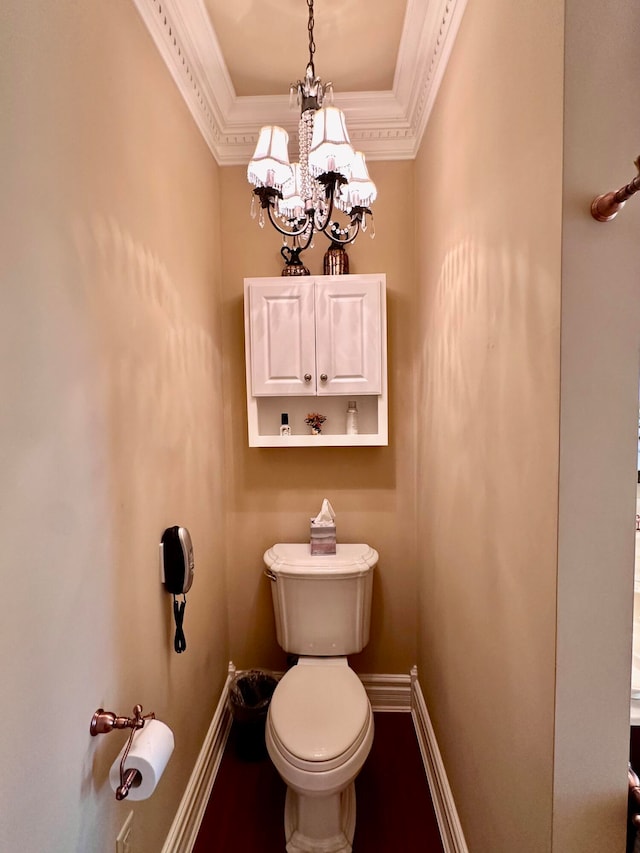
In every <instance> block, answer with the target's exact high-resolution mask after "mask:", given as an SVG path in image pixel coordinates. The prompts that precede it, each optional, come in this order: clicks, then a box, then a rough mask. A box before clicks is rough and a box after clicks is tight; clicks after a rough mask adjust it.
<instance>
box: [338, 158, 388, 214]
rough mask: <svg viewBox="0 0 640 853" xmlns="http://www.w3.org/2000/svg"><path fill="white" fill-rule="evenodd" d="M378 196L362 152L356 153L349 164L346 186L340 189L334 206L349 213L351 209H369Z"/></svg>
mask: <svg viewBox="0 0 640 853" xmlns="http://www.w3.org/2000/svg"><path fill="white" fill-rule="evenodd" d="M377 196H378V191H377V189H376V185H375V184H374V183H373V181H372V180H371V178H370V177H369V172H368V171H367V166H366V163H365V157H364V154H363V153H362V151H356V152H355V154H354V158H353V161H352V163H351V173H350V175H349V180H348V181H347V183H346V185H345V186H343V187H342V188H341V191H340V195H339V196H338V198H337V199H336V204H337V206H338V207H339V208H340V210H345V211H347V212H349V211H350V210H351V209H352V208H353V207H357V206H358V205H363V206H364V207H369V206H370V205H372V204H373V202H374V201H375V200H376V198H377Z"/></svg>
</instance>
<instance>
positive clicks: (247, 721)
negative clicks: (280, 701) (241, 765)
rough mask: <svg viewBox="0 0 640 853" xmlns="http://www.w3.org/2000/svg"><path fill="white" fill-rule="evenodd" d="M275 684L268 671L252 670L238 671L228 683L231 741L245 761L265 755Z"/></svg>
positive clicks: (258, 758) (256, 759)
mask: <svg viewBox="0 0 640 853" xmlns="http://www.w3.org/2000/svg"><path fill="white" fill-rule="evenodd" d="M277 684H278V682H277V681H276V679H275V678H273V677H272V676H271V675H269V674H268V673H266V672H262V671H261V670H258V669H251V670H248V671H247V672H241V673H238V675H236V676H235V678H234V679H233V681H232V682H231V685H230V686H229V705H230V706H231V714H232V716H233V730H232V734H233V740H234V743H235V749H236V754H237V755H238V757H239V758H241V759H243V760H244V761H259V760H260V759H262V758H265V757H266V755H267V749H266V746H265V741H264V728H265V723H266V720H267V712H268V710H269V702H271V697H272V696H273V691H274V690H275V689H276V685H277Z"/></svg>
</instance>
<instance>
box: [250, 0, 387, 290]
mask: <svg viewBox="0 0 640 853" xmlns="http://www.w3.org/2000/svg"><path fill="white" fill-rule="evenodd" d="M307 6H308V9H309V20H308V25H307V30H308V33H309V62H308V64H307V68H306V71H305V75H304V79H303V80H298V81H297V83H295V84H291V86H290V96H291V98H292V97H293V95H294V94H295V95H296V96H297V104H298V106H299V107H300V120H299V123H298V148H299V152H298V156H299V162H293V163H290V162H289V151H288V143H289V134H288V133H287V131H286V130H285V129H284V128H282V127H277V126H274V125H270V126H267V127H263V128H262V129H261V130H260V135H259V137H258V142H257V145H256V149H255V152H254V154H253V158H252V160H251V162H250V163H249V166H248V168H247V179H248V181H249V183H250V184H253V186H254V190H253V195H252V197H251V215H252V216H253V217H254V218H255V216H256V214H257V210H256V198H258V199H259V201H260V211H259V217H258V224H259V225H260V227H261V228H264V223H265V216H264V212H265V210H266V212H267V216H268V218H269V221H270V222H271V224H272V225H273V227H274V228H275V229H276V231H278V232H279V233H280V234H282V235H283V237H284V246H283V250H284V249H288V250H289V252H291V253H292V254H293V253H295V258H296V260H295V261H293V260H288V259H287V257H286V255H285V253H284V251H283V257H285V260H286V261H287V266H286V267H285V270H284V271H283V273H282V274H283V275H308V273H307V272H301V271H300V270H299V269H298V265H300V266H302V267H303V269H305V268H304V265H303V264H302V261H300V252H304V251H305V250H306V249H308V248H309V246H311V245H312V241H313V236H314V234H315V233H316V232H317V231H321V232H322V233H323V234H325V236H326V237H327V238H328V239H329V240H331V241H332V243H331V248H332V249H333V248H334V247H336V248H340V249H342V252H343V254H342V255H341V266H342V267H343V270H342V272H344V271H345V269H344V267H345V266H346V264H347V256H346V252H345V251H344V247H345V246H346V245H348V244H349V243H353V241H354V240H355V239H356V237H357V235H358V233H359V232H360V231H361V230H362V231H366V230H367V216H368V217H369V218H370V220H371V222H370V224H371V237H372V238H373V237H374V236H375V229H374V227H373V214H372V212H371V208H370V205H371V204H372V203H373V202H374V201H375V199H376V196H377V190H376V186H375V184H374V183H373V181H372V180H371V178H370V177H369V173H368V171H367V166H366V163H365V158H364V154H363V153H362V152H361V151H354V149H353V147H352V145H351V141H350V139H349V133H348V131H347V126H346V121H345V117H344V113H343V112H342V110H339V109H338V108H337V107H333V106H323V102H324V100H325V97H326V96H327V95H328V96H329V99H330V100H332V99H333V84H332V83H323V82H322V80H321V78H320V77H317V76H316V71H315V66H314V62H313V56H314V53H315V50H316V46H315V42H314V38H313V27H314V17H313V0H307ZM336 209H337V210H339V211H341V212H342V213H343V214H344V216H345V217H346V220H347V221H346V223H345V224H342V225H341V224H340V222H337V221H335V220H334V219H333V218H332V217H333V215H334V211H335V210H336ZM288 240H291V241H292V246H293V248H292V247H291V246H289V244H288V242H287V241H288ZM330 251H331V250H330ZM325 263H326V260H325Z"/></svg>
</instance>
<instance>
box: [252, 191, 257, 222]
mask: <svg viewBox="0 0 640 853" xmlns="http://www.w3.org/2000/svg"><path fill="white" fill-rule="evenodd" d="M251 218H252V219H255V218H256V197H255V194H254V193H251Z"/></svg>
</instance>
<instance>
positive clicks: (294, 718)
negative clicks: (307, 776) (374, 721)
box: [268, 659, 371, 772]
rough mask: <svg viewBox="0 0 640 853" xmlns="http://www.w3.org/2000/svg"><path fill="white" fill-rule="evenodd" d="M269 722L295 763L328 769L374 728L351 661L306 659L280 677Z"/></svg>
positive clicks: (308, 768) (351, 752)
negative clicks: (348, 662)
mask: <svg viewBox="0 0 640 853" xmlns="http://www.w3.org/2000/svg"><path fill="white" fill-rule="evenodd" d="M268 725H269V730H270V734H271V737H272V739H273V742H274V746H276V748H277V749H278V751H279V752H280V754H281V755H282V757H283V758H285V760H286V761H287V762H289V763H290V764H291V765H292V766H293V767H297V768H298V769H300V770H306V771H310V772H325V771H328V770H332V769H334V768H336V767H339V766H341V765H342V764H344V763H345V762H346V761H348V759H349V758H350V757H351V756H352V755H354V754H355V753H356V752H357V751H358V749H359V748H360V746H361V745H362V743H363V741H364V739H365V737H366V736H367V733H368V732H369V730H370V725H371V706H370V704H369V699H368V698H367V693H366V691H365V689H364V687H363V685H362V682H361V681H360V679H359V678H358V676H357V675H356V674H355V672H354V671H353V670H352V669H350V667H349V666H348V664H347V661H346V659H336V660H335V661H334V660H327V659H324V660H322V661H319V660H318V661H316V660H314V659H308V660H302V661H301V662H300V663H298V664H297V665H296V666H294V667H293V668H292V669H290V670H289V671H288V672H287V673H286V674H285V675H284V676H283V677H282V679H281V680H280V682H279V684H278V686H277V688H276V690H275V693H274V694H273V697H272V699H271V704H270V706H269V719H268Z"/></svg>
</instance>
